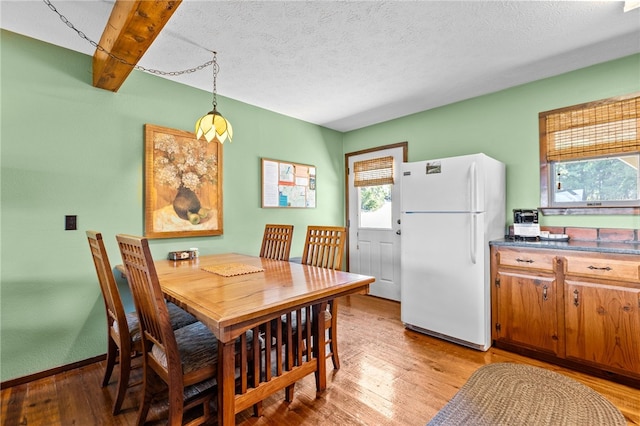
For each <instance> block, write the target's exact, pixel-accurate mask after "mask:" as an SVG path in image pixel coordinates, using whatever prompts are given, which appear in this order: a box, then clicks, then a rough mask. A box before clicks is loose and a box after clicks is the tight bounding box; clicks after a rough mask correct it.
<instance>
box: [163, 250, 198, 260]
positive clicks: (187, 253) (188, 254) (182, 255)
mask: <svg viewBox="0 0 640 426" xmlns="http://www.w3.org/2000/svg"><path fill="white" fill-rule="evenodd" d="M196 257H198V249H190V250H181V251H170V252H169V256H168V259H169V260H189V259H195V258H196Z"/></svg>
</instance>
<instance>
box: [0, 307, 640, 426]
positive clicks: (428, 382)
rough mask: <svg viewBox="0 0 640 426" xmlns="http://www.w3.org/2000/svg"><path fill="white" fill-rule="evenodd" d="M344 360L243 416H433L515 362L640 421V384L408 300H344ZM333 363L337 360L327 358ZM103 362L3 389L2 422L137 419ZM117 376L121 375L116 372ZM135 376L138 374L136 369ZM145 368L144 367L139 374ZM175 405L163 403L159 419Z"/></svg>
mask: <svg viewBox="0 0 640 426" xmlns="http://www.w3.org/2000/svg"><path fill="white" fill-rule="evenodd" d="M339 312H340V314H339V317H338V324H339V325H338V330H339V336H338V341H339V345H340V346H339V347H340V361H341V368H340V370H337V371H334V370H332V369H330V375H329V378H328V388H327V390H326V391H325V392H324V393H323V394H322V395H321V396H320V397H319V398H316V393H315V381H314V378H313V376H310V377H306V378H305V379H303V380H301V381H300V382H298V384H296V389H295V396H294V400H293V401H292V402H291V403H287V402H285V401H284V392H279V393H277V394H276V395H273V396H271V397H269V398H268V399H267V400H265V401H264V415H263V416H262V417H253V416H252V410H251V409H249V410H246V411H244V412H242V413H239V414H238V415H237V416H236V422H237V424H239V425H242V426H249V425H279V426H280V425H316V424H323V425H375V426H378V425H425V424H426V423H427V422H428V421H429V420H430V419H431V418H432V417H433V416H434V415H435V414H436V413H437V412H438V410H440V409H441V408H442V407H443V406H444V405H445V404H446V403H447V402H448V401H449V400H450V399H451V398H452V397H453V395H454V394H455V393H456V392H457V390H458V389H459V388H460V387H461V386H462V385H463V384H464V383H465V382H466V380H467V379H468V378H469V376H470V375H471V374H472V373H473V372H474V371H475V370H476V369H477V368H478V367H480V366H482V365H485V364H490V363H494V362H516V363H524V364H530V365H535V366H539V367H544V368H548V369H550V370H553V371H556V372H559V373H561V374H565V375H566V376H568V377H571V378H573V379H575V380H578V381H579V382H581V383H583V384H585V385H587V386H589V387H591V388H592V389H594V390H595V391H597V392H599V393H600V394H602V395H603V396H604V397H606V398H607V399H608V400H609V401H611V402H612V403H613V404H614V405H615V406H617V407H618V408H619V409H620V411H621V412H622V413H623V414H624V416H625V418H626V419H627V423H628V424H629V425H640V390H638V389H634V388H631V387H628V386H624V385H621V384H617V383H614V382H610V381H607V380H604V379H599V378H596V377H592V376H588V375H585V374H581V373H577V372H574V371H571V370H567V369H564V368H561V367H558V366H555V365H552V364H547V363H544V362H539V361H535V360H532V359H530V358H526V357H523V356H519V355H516V354H512V353H510V352H506V351H503V350H500V349H494V348H491V349H489V351H487V352H479V351H475V350H472V349H467V348H464V347H461V346H458V345H455V344H452V343H447V342H444V341H442V340H439V339H435V338H431V337H428V336H424V335H422V334H418V333H415V332H412V331H408V330H406V329H404V327H403V326H402V323H401V322H400V305H399V304H398V303H395V302H390V301H387V300H383V299H378V298H375V297H371V296H351V297H348V298H345V299H344V300H340V311H339ZM328 363H329V364H330V363H331V361H328ZM103 369H104V362H100V363H95V364H92V365H89V366H86V367H82V368H79V369H75V370H72V371H68V372H65V373H61V374H56V375H54V376H51V377H47V378H44V379H40V380H36V381H33V382H30V383H27V384H24V385H19V386H14V387H12V388H8V389H3V390H2V392H1V399H0V400H1V402H2V412H1V414H2V424H3V425H4V426H12V425H30V426H32V425H72V424H73V425H100V424H101V425H133V424H135V420H136V407H137V404H138V389H137V388H135V387H134V388H133V389H132V390H130V391H129V393H128V394H127V398H126V399H125V403H124V406H123V412H122V413H121V414H119V415H118V416H115V417H114V416H112V415H111V413H110V407H111V405H112V401H113V399H112V398H113V396H114V393H115V386H116V382H115V380H112V381H111V383H110V384H109V386H108V387H107V388H105V389H101V388H100V382H101V379H102V373H103ZM114 377H116V376H115V375H114ZM134 377H135V374H134ZM137 377H138V378H139V374H138V376H137ZM164 410H166V407H164V406H162V405H161V404H160V405H157V406H156V407H155V408H154V409H153V410H152V411H151V413H150V420H151V421H150V424H155V423H157V422H154V421H153V420H154V419H157V418H159V417H161V416H162V414H163V411H164Z"/></svg>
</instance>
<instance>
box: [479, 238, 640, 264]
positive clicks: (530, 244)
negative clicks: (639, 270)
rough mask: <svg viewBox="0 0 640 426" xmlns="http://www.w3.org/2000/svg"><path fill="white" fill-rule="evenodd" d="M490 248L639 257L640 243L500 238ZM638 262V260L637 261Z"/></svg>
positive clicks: (492, 242)
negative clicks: (568, 251)
mask: <svg viewBox="0 0 640 426" xmlns="http://www.w3.org/2000/svg"><path fill="white" fill-rule="evenodd" d="M489 245H490V246H499V247H526V248H544V249H554V250H575V251H592V252H598V253H618V254H635V255H638V256H640V242H628V243H627V242H621V241H584V240H569V241H521V240H514V239H512V238H502V239H500V240H493V241H490V242H489ZM638 261H639V262H640V259H638Z"/></svg>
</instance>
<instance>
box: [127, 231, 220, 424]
mask: <svg viewBox="0 0 640 426" xmlns="http://www.w3.org/2000/svg"><path fill="white" fill-rule="evenodd" d="M116 239H117V241H118V246H119V248H120V254H121V255H122V261H123V263H124V266H125V269H126V272H127V281H128V282H129V287H130V288H131V294H132V296H133V301H134V304H135V306H136V311H137V313H138V318H139V320H140V332H141V341H142V361H143V362H142V366H143V379H142V380H143V392H142V400H141V403H140V408H139V410H138V422H137V424H138V425H143V424H144V422H145V420H146V417H147V414H148V412H149V408H150V406H151V402H152V401H153V399H154V397H155V396H156V395H155V393H156V391H158V390H160V388H165V389H167V390H168V396H169V422H168V423H169V425H172V426H173V425H181V424H182V423H183V415H184V412H185V411H186V410H189V409H190V408H192V407H195V406H197V405H202V407H203V411H202V415H201V416H199V417H198V418H197V419H194V420H192V421H191V422H190V423H189V424H190V425H192V424H201V423H203V422H205V421H207V420H209V419H210V418H212V417H213V416H212V415H211V410H210V404H209V403H210V401H211V399H212V398H213V397H214V396H215V393H214V391H213V390H212V389H213V386H214V384H215V380H214V379H215V378H216V374H217V356H218V349H217V344H218V340H217V339H216V337H215V336H214V335H213V333H211V331H209V329H208V328H207V327H206V326H205V325H204V324H202V323H201V322H195V323H192V324H189V325H187V326H185V327H182V328H180V329H178V330H175V331H174V330H173V328H172V327H171V322H170V320H169V312H168V309H167V304H166V302H165V300H164V297H163V293H162V290H161V288H160V283H159V281H158V276H157V274H156V270H155V265H154V263H153V259H152V257H151V252H150V250H149V244H148V241H147V239H146V238H141V237H135V236H131V235H117V236H116ZM163 383H164V384H165V385H166V386H163ZM196 385H197V386H196Z"/></svg>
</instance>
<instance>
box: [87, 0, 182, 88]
mask: <svg viewBox="0 0 640 426" xmlns="http://www.w3.org/2000/svg"><path fill="white" fill-rule="evenodd" d="M180 3H182V0H172V1H160V0H153V1H149V0H137V1H130V0H116V3H115V4H114V6H113V10H112V11H111V16H110V17H109V21H108V22H107V25H106V26H105V28H104V32H103V33H102V37H101V38H100V43H99V46H101V47H102V48H103V49H104V50H102V49H96V51H95V53H94V54H93V85H94V86H95V87H98V88H100V89H105V90H110V91H112V92H117V91H118V89H120V86H122V84H123V83H124V81H125V80H126V79H127V77H128V76H129V74H130V73H131V70H133V68H134V66H135V65H136V64H137V63H138V61H139V60H140V58H142V56H143V55H144V54H145V52H146V51H147V49H149V47H150V46H151V43H153V41H154V40H155V39H156V37H157V36H158V34H160V31H161V30H162V28H163V27H164V26H165V24H166V23H167V22H168V21H169V18H171V16H172V15H173V12H175V11H176V9H177V8H178V6H180ZM114 56H115V57H117V58H119V59H116V58H114ZM123 61H124V62H126V63H123Z"/></svg>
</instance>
